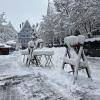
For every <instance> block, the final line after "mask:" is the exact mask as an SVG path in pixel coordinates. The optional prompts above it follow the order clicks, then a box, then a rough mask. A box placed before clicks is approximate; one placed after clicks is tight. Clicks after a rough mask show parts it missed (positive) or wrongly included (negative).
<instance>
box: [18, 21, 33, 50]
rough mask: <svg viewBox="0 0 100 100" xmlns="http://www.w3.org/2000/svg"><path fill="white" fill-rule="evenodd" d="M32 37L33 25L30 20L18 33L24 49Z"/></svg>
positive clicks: (20, 43)
mask: <svg viewBox="0 0 100 100" xmlns="http://www.w3.org/2000/svg"><path fill="white" fill-rule="evenodd" d="M31 37H32V27H31V25H30V23H29V22H28V20H26V22H25V23H24V24H23V26H22V29H21V31H20V32H19V33H18V42H19V45H20V46H21V47H22V49H25V48H27V46H28V42H29V41H30V40H31Z"/></svg>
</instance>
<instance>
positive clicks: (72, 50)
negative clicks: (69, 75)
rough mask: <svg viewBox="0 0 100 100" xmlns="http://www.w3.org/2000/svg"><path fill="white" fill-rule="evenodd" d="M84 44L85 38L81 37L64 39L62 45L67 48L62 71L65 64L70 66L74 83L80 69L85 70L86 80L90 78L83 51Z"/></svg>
mask: <svg viewBox="0 0 100 100" xmlns="http://www.w3.org/2000/svg"><path fill="white" fill-rule="evenodd" d="M84 42H85V37H84V36H83V35H79V36H69V37H65V39H64V43H65V44H66V46H67V53H66V57H65V59H64V63H63V69H64V66H65V64H69V65H71V69H72V72H73V74H74V82H75V80H77V77H78V70H81V69H86V73H87V75H88V78H91V71H90V68H89V65H88V61H87V58H86V56H85V54H84V50H83V45H84ZM68 57H69V58H68Z"/></svg>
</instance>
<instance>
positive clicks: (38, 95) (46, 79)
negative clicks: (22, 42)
mask: <svg viewBox="0 0 100 100" xmlns="http://www.w3.org/2000/svg"><path fill="white" fill-rule="evenodd" d="M51 49H52V50H54V56H53V58H52V61H53V65H51V66H47V67H44V66H43V67H36V66H34V65H32V64H31V65H30V67H29V68H28V67H27V66H26V64H25V62H24V63H23V56H22V55H21V53H20V51H16V52H14V53H13V54H10V55H4V56H3V55H0V100H100V67H99V65H100V58H90V57H88V61H89V65H90V67H91V71H92V78H93V80H92V81H91V80H89V79H88V78H87V76H86V73H85V71H84V70H83V71H80V73H79V76H78V80H77V82H76V83H75V84H73V75H72V74H71V73H68V71H69V70H70V67H69V65H66V66H65V70H62V68H61V66H62V62H63V58H64V55H65V48H51ZM43 60H44V59H43ZM4 97H5V99H4ZM10 98H11V99H10Z"/></svg>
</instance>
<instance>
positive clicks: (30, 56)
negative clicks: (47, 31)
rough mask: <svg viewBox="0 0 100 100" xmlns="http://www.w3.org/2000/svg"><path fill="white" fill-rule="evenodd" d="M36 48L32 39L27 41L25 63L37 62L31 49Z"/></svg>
mask: <svg viewBox="0 0 100 100" xmlns="http://www.w3.org/2000/svg"><path fill="white" fill-rule="evenodd" d="M35 49H36V44H35V42H34V41H33V40H31V41H29V43H28V55H27V60H26V65H28V67H29V66H30V63H31V62H32V63H34V64H36V65H37V64H38V62H37V58H36V56H33V55H32V54H33V51H34V50H35Z"/></svg>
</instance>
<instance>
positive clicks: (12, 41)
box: [6, 40, 16, 45]
mask: <svg viewBox="0 0 100 100" xmlns="http://www.w3.org/2000/svg"><path fill="white" fill-rule="evenodd" d="M6 44H9V45H11V44H13V45H15V44H16V42H15V41H14V40H10V41H8V42H6Z"/></svg>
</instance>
